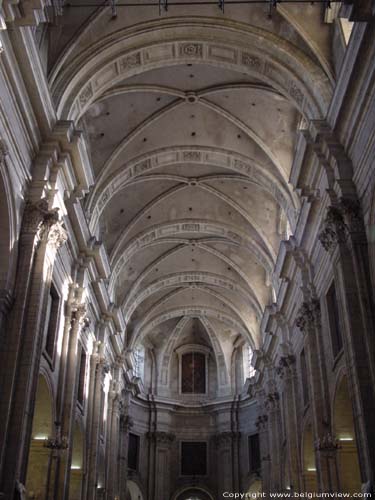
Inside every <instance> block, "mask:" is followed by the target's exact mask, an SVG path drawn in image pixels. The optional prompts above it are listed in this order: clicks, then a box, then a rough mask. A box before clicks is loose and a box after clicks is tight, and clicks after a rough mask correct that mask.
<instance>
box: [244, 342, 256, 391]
mask: <svg viewBox="0 0 375 500" xmlns="http://www.w3.org/2000/svg"><path fill="white" fill-rule="evenodd" d="M253 354H254V351H253V349H252V348H251V346H250V344H246V345H244V346H243V362H242V363H243V378H244V382H246V379H248V378H251V377H254V376H255V373H256V370H255V368H254V367H253V365H252V364H251V360H252V358H253Z"/></svg>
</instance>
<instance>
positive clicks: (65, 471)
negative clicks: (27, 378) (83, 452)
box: [54, 303, 88, 500]
mask: <svg viewBox="0 0 375 500" xmlns="http://www.w3.org/2000/svg"><path fill="white" fill-rule="evenodd" d="M86 312H87V308H86V305H85V304H81V303H78V304H74V305H73V306H72V310H71V319H70V329H69V332H68V338H69V343H68V352H67V358H66V366H65V376H64V398H63V405H62V413H61V434H62V436H63V437H66V438H67V440H68V448H67V449H66V450H65V452H63V453H62V454H61V455H60V460H59V461H58V466H57V474H56V483H55V486H56V488H55V497H54V498H55V499H56V500H58V499H61V500H67V499H68V498H69V482H70V468H71V460H72V449H73V427H74V418H75V410H76V404H77V391H78V377H77V375H78V371H77V368H78V359H77V358H78V356H77V351H78V338H79V333H80V330H81V329H82V328H83V327H85V326H87V325H88V323H87V321H88V320H87V318H86Z"/></svg>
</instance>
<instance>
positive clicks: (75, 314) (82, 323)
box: [71, 304, 90, 328]
mask: <svg viewBox="0 0 375 500" xmlns="http://www.w3.org/2000/svg"><path fill="white" fill-rule="evenodd" d="M86 314H87V306H86V304H75V305H74V306H73V310H72V317H71V323H72V326H79V327H81V328H87V327H88V326H89V324H90V320H89V318H87V317H86Z"/></svg>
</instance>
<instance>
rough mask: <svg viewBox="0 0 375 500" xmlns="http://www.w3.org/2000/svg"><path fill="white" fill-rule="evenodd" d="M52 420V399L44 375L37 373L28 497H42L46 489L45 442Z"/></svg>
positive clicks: (48, 465)
mask: <svg viewBox="0 0 375 500" xmlns="http://www.w3.org/2000/svg"><path fill="white" fill-rule="evenodd" d="M52 422H53V399H52V396H51V393H50V389H49V387H48V384H47V381H46V379H45V377H44V376H43V375H39V380H38V386H37V392H36V399H35V409H34V418H33V427H32V435H31V443H30V451H29V457H28V465H27V476H26V490H27V492H28V495H29V496H30V498H44V496H45V494H46V491H47V487H48V480H49V477H50V473H51V451H50V450H49V449H48V448H47V447H46V446H45V443H46V440H47V439H48V438H49V437H52V434H53V431H52ZM32 495H34V496H32Z"/></svg>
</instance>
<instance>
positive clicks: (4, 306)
mask: <svg viewBox="0 0 375 500" xmlns="http://www.w3.org/2000/svg"><path fill="white" fill-rule="evenodd" d="M13 301H14V297H13V296H12V295H11V294H10V293H9V290H0V314H5V315H6V314H8V312H9V310H10V308H11V307H12V305H13Z"/></svg>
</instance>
